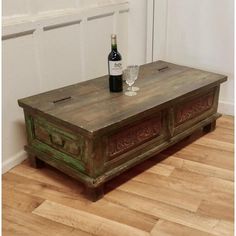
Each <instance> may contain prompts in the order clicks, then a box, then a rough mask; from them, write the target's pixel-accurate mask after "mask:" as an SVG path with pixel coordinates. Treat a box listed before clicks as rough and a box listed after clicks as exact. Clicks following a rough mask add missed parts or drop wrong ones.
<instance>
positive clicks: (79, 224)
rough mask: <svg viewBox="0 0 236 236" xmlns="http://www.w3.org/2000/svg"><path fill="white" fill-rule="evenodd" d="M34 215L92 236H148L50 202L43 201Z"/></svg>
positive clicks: (127, 227)
mask: <svg viewBox="0 0 236 236" xmlns="http://www.w3.org/2000/svg"><path fill="white" fill-rule="evenodd" d="M33 213H34V214H36V215H39V216H42V217H44V218H47V219H50V220H52V221H55V222H59V223H61V224H63V225H68V226H71V227H75V228H76V229H80V230H83V231H85V232H88V233H91V234H93V235H101V236H105V235H109V236H113V235H121V234H122V235H127V236H128V235H130V236H133V235H137V236H138V235H140V236H141V235H142V236H144V235H145V236H148V235H149V234H148V233H147V232H144V231H142V230H139V229H137V228H134V227H130V226H127V225H124V224H120V223H118V222H115V221H112V220H109V219H105V218H102V217H99V216H96V215H93V214H90V213H87V212H84V211H81V210H75V209H73V208H70V207H67V206H64V205H61V204H58V203H55V202H51V201H48V200H47V201H45V202H44V203H43V204H41V205H40V206H39V207H38V208H36V209H35V210H34V211H33Z"/></svg>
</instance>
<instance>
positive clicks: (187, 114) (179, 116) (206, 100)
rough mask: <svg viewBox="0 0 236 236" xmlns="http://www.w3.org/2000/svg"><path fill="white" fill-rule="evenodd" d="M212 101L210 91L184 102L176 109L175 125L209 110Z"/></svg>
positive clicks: (212, 96) (212, 95)
mask: <svg viewBox="0 0 236 236" xmlns="http://www.w3.org/2000/svg"><path fill="white" fill-rule="evenodd" d="M213 101H214V93H213V92H211V93H209V94H207V95H205V96H202V97H200V98H197V99H195V100H193V101H190V102H187V103H185V104H184V105H183V106H182V107H180V108H179V109H178V110H177V111H176V119H175V126H177V125H180V124H182V123H184V122H186V121H188V120H190V119H192V118H194V117H196V116H198V115H199V114H201V113H203V112H205V111H207V110H209V109H210V108H211V107H212V106H213Z"/></svg>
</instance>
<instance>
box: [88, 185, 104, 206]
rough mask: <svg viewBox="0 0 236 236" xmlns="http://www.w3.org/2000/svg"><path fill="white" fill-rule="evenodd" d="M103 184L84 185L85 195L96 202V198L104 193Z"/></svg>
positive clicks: (99, 197)
mask: <svg viewBox="0 0 236 236" xmlns="http://www.w3.org/2000/svg"><path fill="white" fill-rule="evenodd" d="M103 189H104V184H102V185H100V186H98V187H96V188H93V187H87V186H86V196H87V198H88V199H89V200H91V201H93V202H96V201H97V200H99V199H101V198H102V197H103V195H104V191H103Z"/></svg>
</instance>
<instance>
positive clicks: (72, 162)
mask: <svg viewBox="0 0 236 236" xmlns="http://www.w3.org/2000/svg"><path fill="white" fill-rule="evenodd" d="M32 146H33V147H35V148H36V149H38V150H41V151H42V152H45V153H47V154H49V155H50V156H51V157H52V160H53V159H58V160H60V161H63V162H64V163H65V165H68V166H70V167H72V168H74V169H76V170H77V171H82V172H85V167H84V165H83V163H82V162H80V161H79V160H77V159H75V158H73V157H71V156H69V155H67V154H65V153H62V152H59V151H57V150H55V149H54V148H52V147H50V146H49V145H47V144H45V143H42V142H40V141H38V140H34V142H33V143H32Z"/></svg>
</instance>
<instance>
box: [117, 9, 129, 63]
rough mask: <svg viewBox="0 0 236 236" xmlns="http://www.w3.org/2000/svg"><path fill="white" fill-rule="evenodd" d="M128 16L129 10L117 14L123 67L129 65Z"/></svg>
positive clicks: (119, 47) (119, 49)
mask: <svg viewBox="0 0 236 236" xmlns="http://www.w3.org/2000/svg"><path fill="white" fill-rule="evenodd" d="M128 17H129V12H128V11H124V12H122V11H121V12H120V13H119V14H118V15H117V25H116V29H117V30H116V32H117V38H118V39H117V40H118V51H119V52H120V53H121V55H122V61H123V68H125V67H126V66H127V59H128V58H127V57H128Z"/></svg>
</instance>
